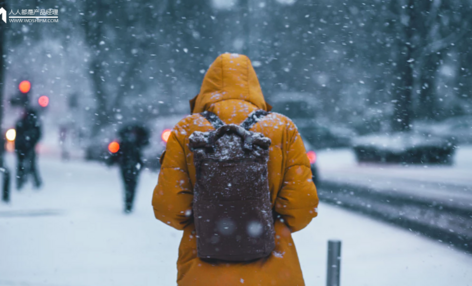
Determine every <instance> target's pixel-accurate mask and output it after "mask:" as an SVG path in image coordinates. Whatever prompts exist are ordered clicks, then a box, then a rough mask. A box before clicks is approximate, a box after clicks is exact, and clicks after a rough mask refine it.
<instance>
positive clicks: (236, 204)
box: [152, 54, 318, 286]
mask: <svg viewBox="0 0 472 286" xmlns="http://www.w3.org/2000/svg"><path fill="white" fill-rule="evenodd" d="M190 106H191V113H192V114H193V115H191V116H188V117H186V118H185V119H183V120H182V121H180V122H179V123H178V124H177V125H176V126H175V128H174V129H173V131H172V133H171V135H170V137H169V140H168V142H167V147H166V152H165V154H164V155H163V156H161V164H162V167H161V171H160V173H159V180H158V184H157V186H156V187H155V189H154V195H153V199H152V204H153V207H154V214H155V217H156V218H157V219H159V220H161V221H162V222H163V223H165V224H166V225H169V226H172V227H174V228H176V229H178V230H183V231H184V233H183V237H182V241H181V243H180V250H179V258H178V261H177V269H178V275H177V283H178V285H180V286H186V285H192V286H199V285H202V286H203V285H205V286H212V285H215V286H216V285H280V286H286V285H293V286H295V285H298V286H301V285H304V281H303V275H302V271H301V268H300V263H299V261H298V256H297V251H296V249H295V243H294V241H293V239H292V233H293V232H295V231H299V230H301V229H303V228H304V227H306V226H307V225H308V224H309V223H310V221H311V220H312V218H314V217H315V216H316V215H317V206H318V196H317V192H316V187H315V185H314V183H313V181H312V174H311V170H310V162H309V160H308V158H307V156H306V151H305V147H304V144H303V141H302V139H301V137H300V134H299V133H298V130H297V128H296V126H295V125H294V123H293V122H292V121H291V120H290V119H289V118H287V117H285V116H283V115H281V114H278V113H270V112H269V111H270V109H271V107H270V105H268V104H267V103H266V101H265V99H264V96H263V95H262V91H261V88H260V85H259V81H258V79H257V76H256V73H255V71H254V68H253V67H252V65H251V61H250V60H249V59H248V58H247V57H246V56H243V55H237V54H223V55H221V56H220V57H218V58H217V59H216V60H215V62H214V63H213V64H212V65H211V66H210V68H209V69H208V71H207V73H206V75H205V78H204V79H203V84H202V87H201V89H200V93H199V94H198V95H197V97H196V98H195V99H194V100H192V101H191V102H190ZM226 124H227V125H226ZM215 130H216V131H215ZM227 150H229V151H228V152H223V151H227ZM241 158H242V159H241ZM267 162H268V163H267ZM263 170H265V173H264V172H262V171H263ZM261 190H262V192H259V191H261ZM256 194H258V195H256ZM235 197H242V198H244V199H240V200H237V199H234V198H235ZM266 199H267V202H268V203H267V204H268V211H267V209H266V208H265V205H264V204H263V202H261V201H263V200H266ZM197 203H198V204H197ZM197 213H198V214H197ZM268 216H269V218H270V219H269V218H268ZM248 218H249V219H253V220H252V221H251V220H248ZM261 221H263V222H267V223H266V224H261V223H260V222H261ZM268 232H270V233H271V235H270V236H268V235H267V233H268ZM228 242H231V243H230V244H228ZM220 246H221V247H220ZM205 251H206V252H205ZM255 257H256V258H255Z"/></svg>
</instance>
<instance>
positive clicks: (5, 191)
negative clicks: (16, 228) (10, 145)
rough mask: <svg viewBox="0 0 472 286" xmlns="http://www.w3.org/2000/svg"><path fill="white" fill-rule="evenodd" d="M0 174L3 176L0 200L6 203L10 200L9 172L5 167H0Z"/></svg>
mask: <svg viewBox="0 0 472 286" xmlns="http://www.w3.org/2000/svg"><path fill="white" fill-rule="evenodd" d="M0 174H2V177H3V184H2V185H1V188H2V201H4V202H5V203H8V202H9V201H10V172H9V171H8V169H7V168H1V167H0Z"/></svg>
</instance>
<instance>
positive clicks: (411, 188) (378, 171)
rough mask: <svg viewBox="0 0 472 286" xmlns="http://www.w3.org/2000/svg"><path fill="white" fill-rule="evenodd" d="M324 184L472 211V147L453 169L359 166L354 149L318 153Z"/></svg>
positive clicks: (456, 160)
mask: <svg viewBox="0 0 472 286" xmlns="http://www.w3.org/2000/svg"><path fill="white" fill-rule="evenodd" d="M318 166H319V172H320V177H321V180H328V181H333V182H342V183H348V184H353V185H361V186H365V187H369V188H372V189H375V190H378V191H383V190H387V191H395V192H399V193H403V194H407V195H415V196H418V197H427V198H434V199H437V200H443V201H460V202H461V203H463V204H465V205H467V206H468V207H469V208H471V207H472V176H471V174H472V146H460V147H459V148H458V149H457V150H456V154H455V157H454V164H453V165H452V166H441V165H437V166H434V165H433V166H431V165H430V166H427V165H425V166H422V165H410V166H399V165H397V164H357V162H356V160H355V157H354V153H353V152H352V150H350V149H341V150H332V151H323V152H319V153H318Z"/></svg>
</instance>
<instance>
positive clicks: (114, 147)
mask: <svg viewBox="0 0 472 286" xmlns="http://www.w3.org/2000/svg"><path fill="white" fill-rule="evenodd" d="M119 150H120V144H119V143H118V142H116V141H113V142H111V143H110V144H108V151H110V152H111V153H116V152H118V151H119Z"/></svg>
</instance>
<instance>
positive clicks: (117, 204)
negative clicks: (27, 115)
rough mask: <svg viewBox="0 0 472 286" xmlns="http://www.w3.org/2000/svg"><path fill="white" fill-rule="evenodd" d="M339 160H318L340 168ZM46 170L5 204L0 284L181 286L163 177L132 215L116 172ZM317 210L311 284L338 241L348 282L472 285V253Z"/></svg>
mask: <svg viewBox="0 0 472 286" xmlns="http://www.w3.org/2000/svg"><path fill="white" fill-rule="evenodd" d="M338 155H339V154H338ZM336 156H337V155H336V154H334V155H333V156H331V159H329V156H328V155H326V154H320V156H319V162H320V163H321V162H322V161H324V160H328V161H329V162H333V168H335V167H336V166H335V165H336V164H334V163H335V162H336ZM341 157H342V156H341ZM7 162H8V165H9V166H10V167H13V163H14V161H13V158H12V156H11V155H10V156H9V157H8V160H7ZM338 163H339V161H338ZM40 166H41V173H42V176H43V179H44V187H43V188H42V189H41V190H40V191H36V190H33V189H30V187H29V186H28V187H27V188H25V189H24V190H23V191H22V192H17V191H14V192H13V193H12V200H11V203H10V204H9V205H6V204H4V203H2V202H0V285H2V286H3V285H25V286H28V285H35V286H46V285H47V286H89V285H90V286H107V285H113V286H115V285H116V286H119V285H126V286H129V285H175V278H176V264H175V263H176V259H177V249H178V244H179V241H180V237H181V233H180V232H179V231H175V230H173V229H171V228H170V227H168V226H166V225H164V224H162V223H160V222H158V221H156V220H155V219H154V216H153V213H152V208H151V195H152V190H153V187H154V185H155V183H156V181H157V174H156V173H150V172H144V173H143V175H142V177H141V182H140V185H139V193H138V196H137V201H136V204H135V205H136V211H135V212H134V213H133V214H131V215H124V214H123V213H122V201H121V197H122V187H121V184H120V180H119V177H118V170H117V169H114V168H112V169H108V168H106V167H104V166H101V165H99V164H96V163H85V162H81V161H72V162H61V161H60V160H58V159H56V158H54V157H47V158H40ZM326 167H328V166H326ZM322 174H323V173H322ZM319 213H320V215H319V217H318V218H316V219H315V220H314V221H313V222H312V223H311V224H310V226H308V227H307V228H306V229H304V230H302V231H301V232H299V233H296V234H294V237H295V241H296V245H297V249H298V252H299V257H300V261H301V264H302V269H303V273H304V276H305V281H306V284H307V285H324V284H325V275H326V250H327V241H328V239H332V238H334V239H341V240H342V242H343V245H342V266H341V272H342V274H341V277H342V278H341V279H342V281H341V282H342V285H345V286H349V285H362V286H364V285H366V286H367V285H372V286H378V285H382V286H389V285H392V286H397V285H413V286H416V285H428V286H436V285H437V286H444V285H458V286H466V285H472V270H471V269H472V256H470V255H467V254H464V253H461V252H459V251H457V250H454V249H450V248H448V247H447V246H445V245H442V244H441V243H439V242H435V241H431V240H428V239H425V238H423V237H421V236H417V235H415V234H413V233H411V232H408V231H405V230H402V229H399V228H395V227H392V226H390V225H385V224H382V223H379V222H377V221H373V220H371V219H369V218H366V217H363V216H359V215H357V214H354V213H351V212H347V211H345V210H342V209H339V208H336V207H332V206H329V205H325V204H321V205H320V207H319Z"/></svg>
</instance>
